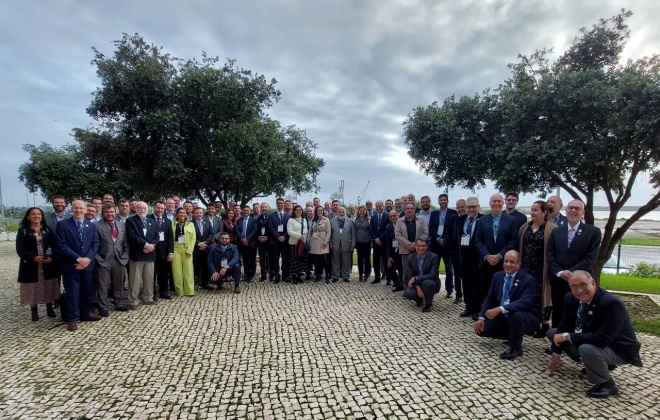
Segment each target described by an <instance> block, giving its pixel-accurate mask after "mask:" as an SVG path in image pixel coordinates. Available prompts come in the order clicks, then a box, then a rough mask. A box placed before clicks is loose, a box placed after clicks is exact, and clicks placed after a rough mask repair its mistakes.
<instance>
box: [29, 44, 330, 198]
mask: <svg viewBox="0 0 660 420" xmlns="http://www.w3.org/2000/svg"><path fill="white" fill-rule="evenodd" d="M115 46H116V49H115V52H114V55H113V56H112V57H106V56H105V55H104V54H102V53H101V52H99V51H98V50H97V49H95V48H94V49H93V51H94V53H95V56H94V60H93V61H92V64H93V65H95V66H96V68H97V75H98V76H99V78H100V80H101V86H100V87H99V88H98V89H97V90H96V92H94V98H93V100H92V103H91V104H90V106H89V108H88V109H87V112H88V114H89V115H90V116H92V117H93V118H94V120H95V121H96V125H94V126H90V127H88V128H84V129H83V128H76V129H74V130H73V135H74V140H75V142H76V144H75V145H74V146H70V147H69V149H67V150H68V151H69V152H71V153H74V152H75V153H76V156H77V158H78V159H80V160H82V161H84V163H85V165H84V167H83V169H87V170H89V171H90V172H91V173H93V174H102V175H103V178H104V179H105V180H106V181H107V187H109V186H110V185H114V186H115V187H116V188H118V189H119V190H120V191H121V192H122V195H125V193H126V192H130V193H131V195H136V196H139V197H141V198H143V199H154V198H157V197H162V196H164V195H167V194H179V195H183V196H185V197H197V198H198V199H200V200H201V201H202V202H203V203H204V204H208V203H209V202H213V201H215V200H217V199H219V200H221V201H223V202H224V204H225V205H227V203H228V201H229V199H234V200H237V201H239V202H241V203H243V204H244V203H246V202H248V201H250V200H251V199H253V198H255V197H263V196H268V195H270V194H273V193H275V194H283V193H284V191H286V190H288V189H290V190H293V191H296V192H303V191H310V190H316V189H318V185H317V183H316V179H317V176H318V174H319V173H320V170H321V168H322V167H323V165H324V162H323V160H322V159H320V158H317V157H316V156H315V155H314V152H315V150H316V144H314V142H312V141H311V140H310V139H308V138H307V136H306V133H305V131H304V130H301V129H298V128H296V127H295V126H287V127H282V126H281V124H280V123H279V122H278V121H275V120H272V119H270V118H269V117H268V116H267V115H266V114H265V110H266V109H267V108H269V107H271V106H272V105H273V104H274V103H276V102H277V101H278V100H279V97H280V92H279V91H278V90H277V89H276V88H275V84H276V81H275V80H274V79H273V80H271V81H268V80H266V78H265V77H264V76H263V75H258V74H252V72H251V71H249V70H244V69H240V68H237V67H236V65H235V61H233V60H228V61H227V62H226V63H225V64H224V65H222V66H220V65H219V64H218V59H217V58H214V57H208V56H207V55H206V54H203V55H202V59H201V61H197V60H195V59H191V60H185V61H184V60H180V59H178V58H175V57H172V56H170V55H169V54H166V53H164V52H163V51H162V48H159V47H156V46H154V45H150V44H148V43H147V42H145V41H144V40H143V39H142V38H141V37H140V36H139V35H137V34H136V35H134V36H129V35H126V34H124V36H123V37H122V39H121V40H118V41H115ZM31 164H32V163H28V164H26V165H27V167H28V168H29V167H30V165H31ZM86 174H87V173H86ZM35 185H36V184H35ZM107 187H106V185H102V186H101V188H107ZM97 191H98V190H97ZM101 191H106V189H101Z"/></svg>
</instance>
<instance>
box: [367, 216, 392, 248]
mask: <svg viewBox="0 0 660 420" xmlns="http://www.w3.org/2000/svg"><path fill="white" fill-rule="evenodd" d="M388 225H391V223H390V218H389V216H388V215H387V213H386V212H383V214H382V215H381V216H380V224H379V223H378V215H377V214H376V215H375V216H371V219H369V235H371V238H372V239H373V240H375V239H376V238H379V239H380V242H381V243H383V244H384V243H385V231H386V229H387V226H388Z"/></svg>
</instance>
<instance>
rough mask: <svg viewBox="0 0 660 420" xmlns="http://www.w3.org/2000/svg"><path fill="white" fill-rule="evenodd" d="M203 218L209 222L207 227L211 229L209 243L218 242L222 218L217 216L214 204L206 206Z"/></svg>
mask: <svg viewBox="0 0 660 420" xmlns="http://www.w3.org/2000/svg"><path fill="white" fill-rule="evenodd" d="M204 220H206V221H207V222H208V223H209V228H210V230H211V237H212V239H211V243H218V242H220V234H221V233H222V218H221V217H220V216H218V212H217V210H216V209H215V207H214V206H212V205H209V206H208V207H207V208H206V214H205V215H204Z"/></svg>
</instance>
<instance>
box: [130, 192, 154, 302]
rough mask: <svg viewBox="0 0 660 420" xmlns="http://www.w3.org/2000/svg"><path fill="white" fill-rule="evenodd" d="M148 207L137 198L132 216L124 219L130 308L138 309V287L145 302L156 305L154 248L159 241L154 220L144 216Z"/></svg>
mask: <svg viewBox="0 0 660 420" xmlns="http://www.w3.org/2000/svg"><path fill="white" fill-rule="evenodd" d="M147 209H148V206H147V203H145V202H144V201H139V202H138V203H137V204H136V206H135V216H133V217H129V218H128V219H127V220H126V235H127V236H128V255H129V262H128V267H129V270H128V272H129V276H128V304H129V305H130V306H129V308H130V309H131V310H133V311H136V310H138V309H139V304H140V301H139V300H138V295H139V294H140V286H142V301H143V302H144V304H145V305H155V304H156V301H155V300H154V263H155V261H156V253H155V252H154V251H156V245H158V242H159V235H158V228H157V227H156V221H155V220H154V219H152V218H148V217H147Z"/></svg>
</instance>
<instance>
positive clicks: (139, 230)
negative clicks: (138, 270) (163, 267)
mask: <svg viewBox="0 0 660 420" xmlns="http://www.w3.org/2000/svg"><path fill="white" fill-rule="evenodd" d="M145 220H146V222H147V234H146V235H145V234H144V231H143V229H144V227H143V225H142V220H141V219H140V216H132V217H129V218H128V219H126V222H124V223H125V225H126V235H127V236H128V257H129V259H130V260H131V261H156V251H154V252H149V253H145V252H144V251H143V249H144V247H145V246H146V245H147V244H151V245H153V246H156V245H158V242H159V237H158V228H157V227H156V221H155V220H154V219H152V218H150V217H146V216H145Z"/></svg>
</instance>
